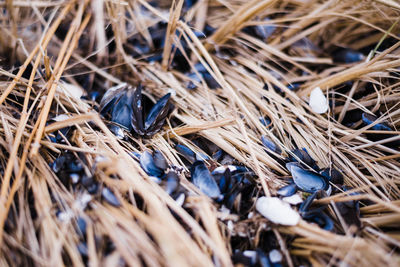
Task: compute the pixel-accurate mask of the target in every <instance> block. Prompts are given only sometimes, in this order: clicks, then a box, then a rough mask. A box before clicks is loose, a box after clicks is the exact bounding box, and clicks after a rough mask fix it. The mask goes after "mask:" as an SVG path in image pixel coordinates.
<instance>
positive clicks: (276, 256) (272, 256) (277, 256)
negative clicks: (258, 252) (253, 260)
mask: <svg viewBox="0 0 400 267" xmlns="http://www.w3.org/2000/svg"><path fill="white" fill-rule="evenodd" d="M269 260H270V261H271V262H272V263H278V262H281V261H282V254H281V253H280V252H279V250H277V249H273V250H271V251H270V252H269Z"/></svg>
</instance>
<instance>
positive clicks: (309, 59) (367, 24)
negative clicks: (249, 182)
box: [0, 0, 400, 266]
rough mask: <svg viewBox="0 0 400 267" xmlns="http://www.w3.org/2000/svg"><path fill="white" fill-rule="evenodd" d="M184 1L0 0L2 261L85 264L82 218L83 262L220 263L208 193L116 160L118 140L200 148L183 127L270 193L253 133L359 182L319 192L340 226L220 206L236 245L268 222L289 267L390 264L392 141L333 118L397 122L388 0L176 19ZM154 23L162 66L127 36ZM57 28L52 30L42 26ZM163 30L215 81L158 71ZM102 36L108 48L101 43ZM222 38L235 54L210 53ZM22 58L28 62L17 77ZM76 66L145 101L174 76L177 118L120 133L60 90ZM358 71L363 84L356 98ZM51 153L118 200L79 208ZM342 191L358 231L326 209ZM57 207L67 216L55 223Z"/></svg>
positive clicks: (398, 179)
mask: <svg viewBox="0 0 400 267" xmlns="http://www.w3.org/2000/svg"><path fill="white" fill-rule="evenodd" d="M183 2H184V1H182V0H180V1H174V2H173V3H170V2H169V1H160V5H161V6H163V7H164V8H159V7H157V8H154V7H152V6H151V5H149V4H148V3H147V2H146V1H145V0H138V1H103V0H96V1H92V2H90V1H54V2H49V1H12V0H11V1H3V2H0V6H1V8H2V11H4V12H1V14H0V23H1V27H0V56H1V61H0V91H1V97H0V119H1V127H0V145H1V150H2V151H1V154H0V169H1V171H2V176H3V178H2V180H1V191H0V205H1V208H0V244H1V253H0V265H2V266H3V265H43V266H62V265H64V264H65V265H76V266H83V265H85V261H84V260H83V259H82V258H81V256H80V254H79V251H78V249H77V244H78V242H79V236H78V234H77V233H76V231H75V221H76V219H77V218H78V217H82V218H84V219H85V220H86V221H87V222H88V231H87V236H86V238H87V246H88V254H89V256H88V264H89V265H91V266H97V265H100V266H115V265H121V264H122V265H124V264H127V265H131V266H139V265H147V266H159V265H165V266H190V265H192V266H200V265H204V266H210V265H213V264H216V265H217V266H218V265H221V266H231V265H232V261H231V255H232V246H231V244H232V243H231V240H232V238H233V232H232V230H231V229H229V228H228V227H227V225H228V221H229V220H228V219H226V218H224V215H223V214H221V212H220V211H219V210H218V209H217V207H216V205H215V204H214V203H213V202H212V201H211V200H210V199H208V198H207V197H206V196H204V195H202V194H201V193H199V191H198V189H197V188H195V187H194V186H193V185H192V184H191V183H190V182H189V181H188V180H187V179H186V178H185V175H181V183H182V185H183V186H184V187H185V188H186V189H187V190H189V191H191V192H193V194H192V195H191V196H190V197H188V198H187V200H186V203H185V209H183V208H182V207H180V206H179V205H177V203H176V202H175V201H174V200H173V199H172V198H170V197H169V196H168V195H167V194H166V193H165V192H164V191H163V189H162V188H161V187H160V186H159V185H157V184H155V183H153V182H152V181H151V180H150V179H148V176H147V175H146V174H145V173H144V172H143V171H142V169H141V168H140V166H139V165H138V163H137V162H136V161H135V160H133V159H132V157H130V156H129V152H131V151H138V150H140V151H142V150H144V149H145V148H156V149H159V150H161V151H162V152H163V154H164V155H165V156H166V157H167V158H168V161H169V162H170V163H171V164H173V165H182V164H181V160H180V158H179V157H178V155H177V152H176V151H175V150H174V148H173V146H174V144H175V143H182V144H187V145H189V146H191V147H192V148H193V149H194V150H199V148H196V147H195V145H194V144H193V142H191V140H190V138H189V137H190V136H189V134H190V135H191V136H193V135H196V136H201V137H204V138H206V139H207V140H210V141H211V142H213V143H215V144H216V145H218V146H219V147H220V148H222V149H223V150H224V151H225V152H227V153H228V154H230V155H231V156H232V157H233V158H235V159H236V160H237V161H238V162H240V163H242V164H244V165H246V166H248V167H250V168H251V169H253V170H254V171H255V173H256V174H257V176H258V179H257V182H258V188H259V190H260V194H265V195H274V194H275V193H276V189H277V188H279V187H280V186H282V185H284V184H285V179H284V177H283V176H287V175H288V173H287V171H286V170H285V169H284V168H282V166H280V165H279V164H278V162H276V161H275V160H274V159H273V158H271V157H270V156H269V155H267V154H266V153H265V151H264V148H263V146H262V144H261V141H260V137H261V135H267V136H268V137H270V138H271V139H272V140H273V141H275V142H276V143H277V144H278V145H279V146H280V147H281V148H282V150H283V151H284V154H285V155H288V154H289V152H290V150H291V149H293V148H295V146H297V147H306V148H307V150H308V151H309V153H310V154H311V156H312V157H313V158H314V159H316V160H317V162H318V165H319V166H321V167H328V166H332V165H333V166H335V167H336V168H338V169H340V170H342V171H343V173H344V175H345V184H346V185H349V186H351V187H353V188H355V189H354V191H356V192H360V193H362V194H361V195H356V196H354V195H352V196H350V195H349V194H348V193H342V194H338V195H334V196H331V197H329V198H326V199H323V200H319V202H320V203H326V204H330V206H329V207H330V213H331V214H332V217H333V218H334V219H335V225H336V228H337V229H339V231H338V232H337V233H332V232H327V231H324V230H321V229H320V228H319V227H318V226H316V225H313V224H309V223H307V222H305V221H301V223H300V224H299V225H298V226H295V227H279V226H274V225H271V224H269V223H268V222H267V221H266V220H265V219H263V218H261V217H260V216H258V215H257V216H255V217H253V218H251V219H243V218H240V217H239V216H236V217H235V216H234V214H232V218H231V220H233V221H234V225H235V229H234V230H235V231H241V232H242V233H244V234H245V235H246V236H247V237H246V238H244V240H245V241H243V244H244V245H243V247H242V248H243V249H255V248H256V247H257V246H258V245H259V243H260V242H262V241H263V240H262V238H261V237H260V236H261V235H262V233H263V232H266V231H269V230H271V229H272V230H273V233H274V235H275V236H276V238H277V240H278V241H279V245H280V247H281V249H282V251H283V252H284V254H285V258H286V264H288V265H298V264H312V265H316V266H326V265H340V264H341V263H345V264H348V265H352V266H382V265H383V266H398V265H399V264H400V258H399V246H400V223H399V220H400V190H399V184H400V162H399V158H400V154H399V151H398V150H396V149H394V148H390V147H387V146H384V145H382V143H384V142H385V141H383V142H378V141H376V142H373V141H370V140H368V139H367V138H366V137H365V134H366V133H377V132H376V131H374V130H372V129H370V128H371V126H366V127H362V128H359V129H358V130H355V129H352V128H349V127H346V126H344V125H343V124H341V121H342V120H343V119H344V118H345V115H346V114H347V113H348V112H350V111H352V110H355V109H361V110H364V111H369V112H377V111H381V112H382V114H383V115H382V116H381V119H382V120H386V121H389V122H390V123H391V125H392V126H393V128H394V129H396V130H395V131H392V132H390V133H392V134H398V133H399V130H398V129H399V127H400V111H399V110H400V109H399V103H400V92H399V90H398V88H399V81H400V80H399V78H398V77H399V76H398V72H399V67H400V49H399V48H398V46H399V44H400V42H399V39H400V38H399V37H398V36H399V33H400V26H399V25H398V18H399V15H400V6H399V4H398V3H397V2H396V1H390V0H380V1H352V0H346V1H336V0H330V1H317V0H308V1H303V0H285V1H271V0H265V1H258V0H257V1H251V2H248V1H244V0H235V1H199V3H197V4H196V5H195V6H194V7H193V8H192V9H191V10H190V11H189V12H187V13H186V14H185V16H186V17H185V20H184V19H183V18H182V17H181V15H182V5H183ZM144 12H145V13H146V15H143V14H144ZM168 12H170V16H169V17H168ZM267 16H268V17H270V18H271V19H270V20H269V21H268V24H274V25H276V26H277V30H276V32H275V33H274V34H273V35H272V36H270V38H269V39H268V41H267V42H263V41H260V40H259V39H257V38H254V36H249V35H247V34H245V33H244V32H242V31H241V29H242V28H243V27H245V26H249V25H256V24H259V23H262V22H261V18H264V17H267ZM158 21H164V22H168V23H169V24H168V30H167V36H166V45H165V47H164V51H163V59H162V63H160V64H159V63H155V64H149V63H147V62H146V61H145V60H141V59H138V58H133V57H132V56H131V55H130V54H129V53H127V52H126V50H125V48H124V44H126V43H127V40H128V39H129V37H130V36H132V35H133V34H134V33H136V32H140V33H141V34H142V35H143V36H144V37H145V39H146V40H147V41H151V39H150V35H149V32H148V28H149V27H150V26H152V25H154V24H155V23H157V22H158ZM185 21H192V22H193V23H192V25H188V24H187V23H186V22H185ZM205 23H207V24H209V25H211V26H213V27H215V28H216V29H217V30H216V31H215V33H214V34H213V35H212V36H210V37H209V38H207V39H203V40H199V39H198V38H197V37H196V36H195V35H194V33H193V28H192V26H194V27H195V28H196V27H199V28H201V27H202V26H204V25H205ZM60 28H62V29H61V31H64V33H63V36H64V37H63V38H60V37H59V36H60V35H57V34H55V32H56V30H57V29H60ZM175 30H176V31H178V32H179V33H180V36H181V38H185V39H187V40H191V41H190V42H189V46H190V49H191V50H192V55H191V57H190V60H191V64H193V65H194V64H195V63H196V62H203V63H204V65H205V66H207V68H208V69H209V72H210V73H211V74H212V76H213V77H214V78H215V80H216V81H217V82H218V83H219V84H220V85H221V88H220V89H217V90H210V89H208V88H207V85H206V84H205V83H204V82H203V85H201V86H200V87H199V88H198V89H196V90H192V91H189V90H188V89H186V88H185V83H186V82H187V80H188V78H187V77H186V76H184V75H183V74H182V73H179V72H178V71H176V70H173V69H172V68H169V62H170V60H171V55H172V54H173V53H174V50H173V49H172V45H173V44H175V45H177V46H179V42H177V39H176V36H175V35H173V33H174V32H175ZM59 31H60V30H59ZM110 32H111V33H112V35H109V33H110ZM304 37H308V38H309V40H311V41H312V42H314V43H316V44H318V45H320V46H321V47H320V48H321V51H308V50H307V49H304V47H303V48H302V47H297V48H296V46H295V44H296V42H298V41H299V40H301V39H302V38H304ZM390 38H391V40H394V41H393V44H392V45H388V46H387V47H386V48H385V49H384V50H383V52H382V51H381V52H379V51H378V50H377V51H375V53H373V54H371V55H370V57H369V58H368V59H369V60H368V61H363V62H360V63H355V64H347V65H344V64H336V63H333V62H332V60H331V58H330V52H331V51H332V47H334V46H343V47H349V48H353V49H362V48H366V47H370V46H374V45H376V44H377V43H379V42H380V41H382V42H384V43H385V41H387V40H388V39H390ZM110 45H113V46H115V49H114V50H113V51H112V53H111V54H109V50H108V49H107V47H108V46H110ZM223 47H229V48H230V49H231V50H233V51H235V53H236V55H234V56H231V57H230V58H222V57H220V56H218V51H220V50H221V49H222V48H223ZM371 51H372V50H371ZM17 60H18V61H19V62H22V63H23V64H22V66H21V68H20V69H19V71H13V70H12V66H11V65H10V64H11V63H15V62H16V61H17ZM206 63H208V64H206ZM28 66H30V68H29V69H30V70H29V71H30V72H29V73H28V76H26V75H24V77H23V76H22V74H23V73H24V71H25V70H26V69H27V67H28ZM31 70H32V71H31ZM271 70H273V71H271ZM79 73H86V74H88V77H89V83H88V87H89V88H84V89H89V90H94V89H96V90H99V91H103V92H104V90H106V89H107V88H109V87H111V86H113V85H115V84H117V83H120V82H127V83H130V84H132V85H136V84H137V83H138V82H139V81H140V82H142V83H143V84H144V85H145V86H146V93H147V94H148V95H150V96H152V97H155V98H158V97H159V96H161V95H163V94H165V93H166V92H168V90H170V89H171V88H172V89H173V90H174V91H175V92H176V95H175V96H174V97H173V100H174V104H175V106H176V110H175V111H174V114H173V118H177V119H179V121H180V122H181V125H174V126H172V125H173V124H171V123H168V125H167V126H165V127H164V129H163V130H162V131H161V132H160V133H158V134H156V135H155V136H154V137H153V138H152V139H148V140H142V139H137V140H134V141H133V142H132V143H129V142H120V141H118V140H117V139H116V138H115V137H114V135H113V134H112V133H111V132H110V131H109V130H108V128H107V126H106V125H105V123H104V122H103V121H102V119H101V118H100V116H99V114H98V113H97V112H96V110H95V109H93V106H92V105H91V104H90V103H89V102H88V101H85V100H82V99H77V98H73V97H70V96H68V95H66V94H65V93H63V92H62V91H59V90H57V88H59V85H60V82H61V80H63V81H67V82H68V83H71V84H75V85H76V86H80V85H79V83H78V80H76V79H75V77H76V76H77V74H79ZM303 73H306V74H304V75H303ZM25 74H26V72H25ZM277 77H280V78H277ZM347 81H353V84H352V88H351V90H350V91H346V92H345V93H342V92H341V91H340V90H339V89H340V88H341V87H343V84H344V83H345V82H347ZM295 82H302V86H301V88H300V89H299V90H298V91H296V92H294V91H291V90H290V89H289V88H288V87H287V86H288V84H290V83H295ZM264 83H266V84H267V86H268V89H267V90H265V89H263V86H264ZM367 83H368V84H371V85H373V88H374V89H375V90H374V91H373V92H368V94H366V95H363V97H361V98H358V99H355V98H353V97H354V96H355V95H356V94H357V93H359V92H363V90H364V88H365V86H366V84H367ZM273 86H274V87H277V88H280V89H281V90H282V91H283V92H284V93H285V96H282V95H281V94H278V93H277V92H276V91H275V90H274V89H273ZM316 86H319V87H321V89H323V90H324V91H325V92H326V93H327V96H328V97H329V98H330V99H332V100H333V101H334V102H335V107H334V108H332V109H331V110H330V111H329V114H323V115H318V114H315V113H313V112H312V111H311V110H310V108H309V107H308V104H307V101H308V99H307V97H308V94H309V92H310V91H311V90H312V89H313V88H315V87H316ZM361 94H363V93H361ZM63 113H65V114H67V115H68V116H69V117H70V119H69V120H67V121H62V122H55V123H53V124H50V125H47V126H46V123H47V122H48V121H49V119H50V118H52V117H54V116H55V115H57V114H63ZM260 116H268V117H269V118H270V119H271V121H272V128H267V127H265V126H263V125H262V124H261V123H260V121H259V117H260ZM299 120H301V122H299ZM68 125H74V126H75V130H74V133H73V135H72V137H71V138H70V139H69V140H67V142H66V143H64V144H55V143H52V142H50V141H49V139H48V136H49V135H50V134H51V133H52V132H54V131H56V130H57V129H61V128H63V127H65V126H68ZM377 134H381V133H377ZM394 139H397V140H398V139H400V137H399V136H396V137H395V138H394ZM64 150H69V151H72V152H74V153H83V155H84V158H85V160H86V165H85V171H86V172H88V173H89V174H90V173H92V174H94V175H95V177H96V179H97V180H98V181H99V182H100V183H101V184H105V185H107V186H108V187H110V188H112V190H113V191H114V192H115V193H116V195H117V197H118V198H119V199H120V200H121V202H122V207H120V208H115V207H112V206H110V205H108V204H107V203H105V202H104V201H101V199H100V198H99V197H94V198H93V199H92V200H91V202H90V204H89V206H90V208H87V209H84V208H83V207H82V205H80V201H81V200H82V197H83V196H84V193H83V191H82V190H73V188H68V187H65V186H64V185H63V184H62V183H61V182H60V181H59V179H58V178H57V176H56V175H55V174H54V173H53V171H52V169H51V168H50V167H49V163H50V162H52V161H54V159H55V157H56V155H57V154H58V153H60V152H61V151H64ZM100 156H101V158H102V160H101V161H99V158H100ZM186 173H187V172H186ZM112 177H118V179H113V178H112ZM262 191H263V192H262ZM349 199H358V200H360V201H361V206H362V208H361V215H362V222H363V226H364V227H363V228H362V229H361V230H360V231H359V232H358V233H357V234H356V235H354V232H352V231H353V230H354V229H351V228H348V227H347V226H346V225H343V224H342V223H341V220H340V218H337V217H336V216H335V215H334V206H335V205H334V203H335V202H340V201H346V200H349ZM371 203H373V204H371ZM368 204H369V205H368ZM33 211H34V213H33ZM57 211H65V212H66V213H67V214H70V216H69V217H68V218H67V219H65V220H60V219H58V218H57V214H56V213H57ZM260 238H261V239H260ZM99 240H100V241H99ZM106 240H110V241H109V242H112V243H113V245H114V246H115V249H114V250H113V251H112V253H109V254H107V255H105V254H103V252H104V249H99V246H100V247H101V248H104V247H105V246H107V241H106ZM99 242H100V244H97V243H99ZM95 244H97V247H96V245H95ZM264 246H266V247H268V244H264Z"/></svg>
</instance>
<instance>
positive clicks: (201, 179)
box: [190, 161, 221, 198]
mask: <svg viewBox="0 0 400 267" xmlns="http://www.w3.org/2000/svg"><path fill="white" fill-rule="evenodd" d="M190 172H191V176H192V182H193V184H194V185H195V186H197V187H198V188H199V189H200V190H201V191H202V192H203V193H204V194H206V195H207V196H209V197H211V198H217V197H219V196H220V195H221V191H220V190H219V187H218V185H217V183H216V182H215V180H214V178H213V177H212V175H211V173H210V171H209V170H208V169H207V167H206V165H205V164H204V162H203V161H196V162H195V163H193V165H192V168H191V170H190Z"/></svg>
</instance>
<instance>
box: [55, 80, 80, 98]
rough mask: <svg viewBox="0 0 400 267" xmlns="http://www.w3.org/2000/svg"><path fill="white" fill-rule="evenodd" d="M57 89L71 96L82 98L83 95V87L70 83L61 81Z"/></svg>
mask: <svg viewBox="0 0 400 267" xmlns="http://www.w3.org/2000/svg"><path fill="white" fill-rule="evenodd" d="M57 91H59V92H64V94H66V95H67V96H69V97H73V98H76V99H80V98H81V96H82V95H83V89H82V88H81V87H79V86H76V85H73V84H70V83H61V84H59V85H58V87H57Z"/></svg>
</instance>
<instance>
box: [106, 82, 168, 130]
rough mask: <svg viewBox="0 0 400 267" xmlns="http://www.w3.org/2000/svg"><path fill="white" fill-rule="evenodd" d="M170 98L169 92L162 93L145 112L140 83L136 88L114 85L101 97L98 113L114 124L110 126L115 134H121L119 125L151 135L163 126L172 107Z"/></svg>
mask: <svg viewBox="0 0 400 267" xmlns="http://www.w3.org/2000/svg"><path fill="white" fill-rule="evenodd" d="M170 98H171V94H170V93H168V94H166V95H164V96H163V97H161V98H160V99H159V100H158V101H157V103H155V104H154V105H153V107H151V109H150V110H149V112H148V113H145V110H146V107H144V103H143V97H142V85H140V84H139V85H138V86H137V88H136V89H133V88H131V87H129V86H125V85H122V86H116V87H114V88H111V89H109V90H108V91H107V92H106V93H105V94H104V96H103V98H102V99H101V102H100V113H101V114H102V115H103V116H105V117H109V118H110V121H112V122H114V123H115V124H116V125H114V126H113V127H110V128H111V130H112V131H113V132H114V133H115V134H116V135H117V136H121V130H120V129H119V128H118V126H121V127H123V128H124V129H125V130H127V131H128V132H133V133H135V134H136V135H139V136H143V137H151V136H152V135H154V134H155V133H157V132H158V131H159V130H160V129H161V128H162V127H163V125H164V122H165V119H166V118H167V116H168V115H169V114H170V112H171V111H172V110H173V108H174V106H173V105H172V104H171V103H170Z"/></svg>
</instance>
